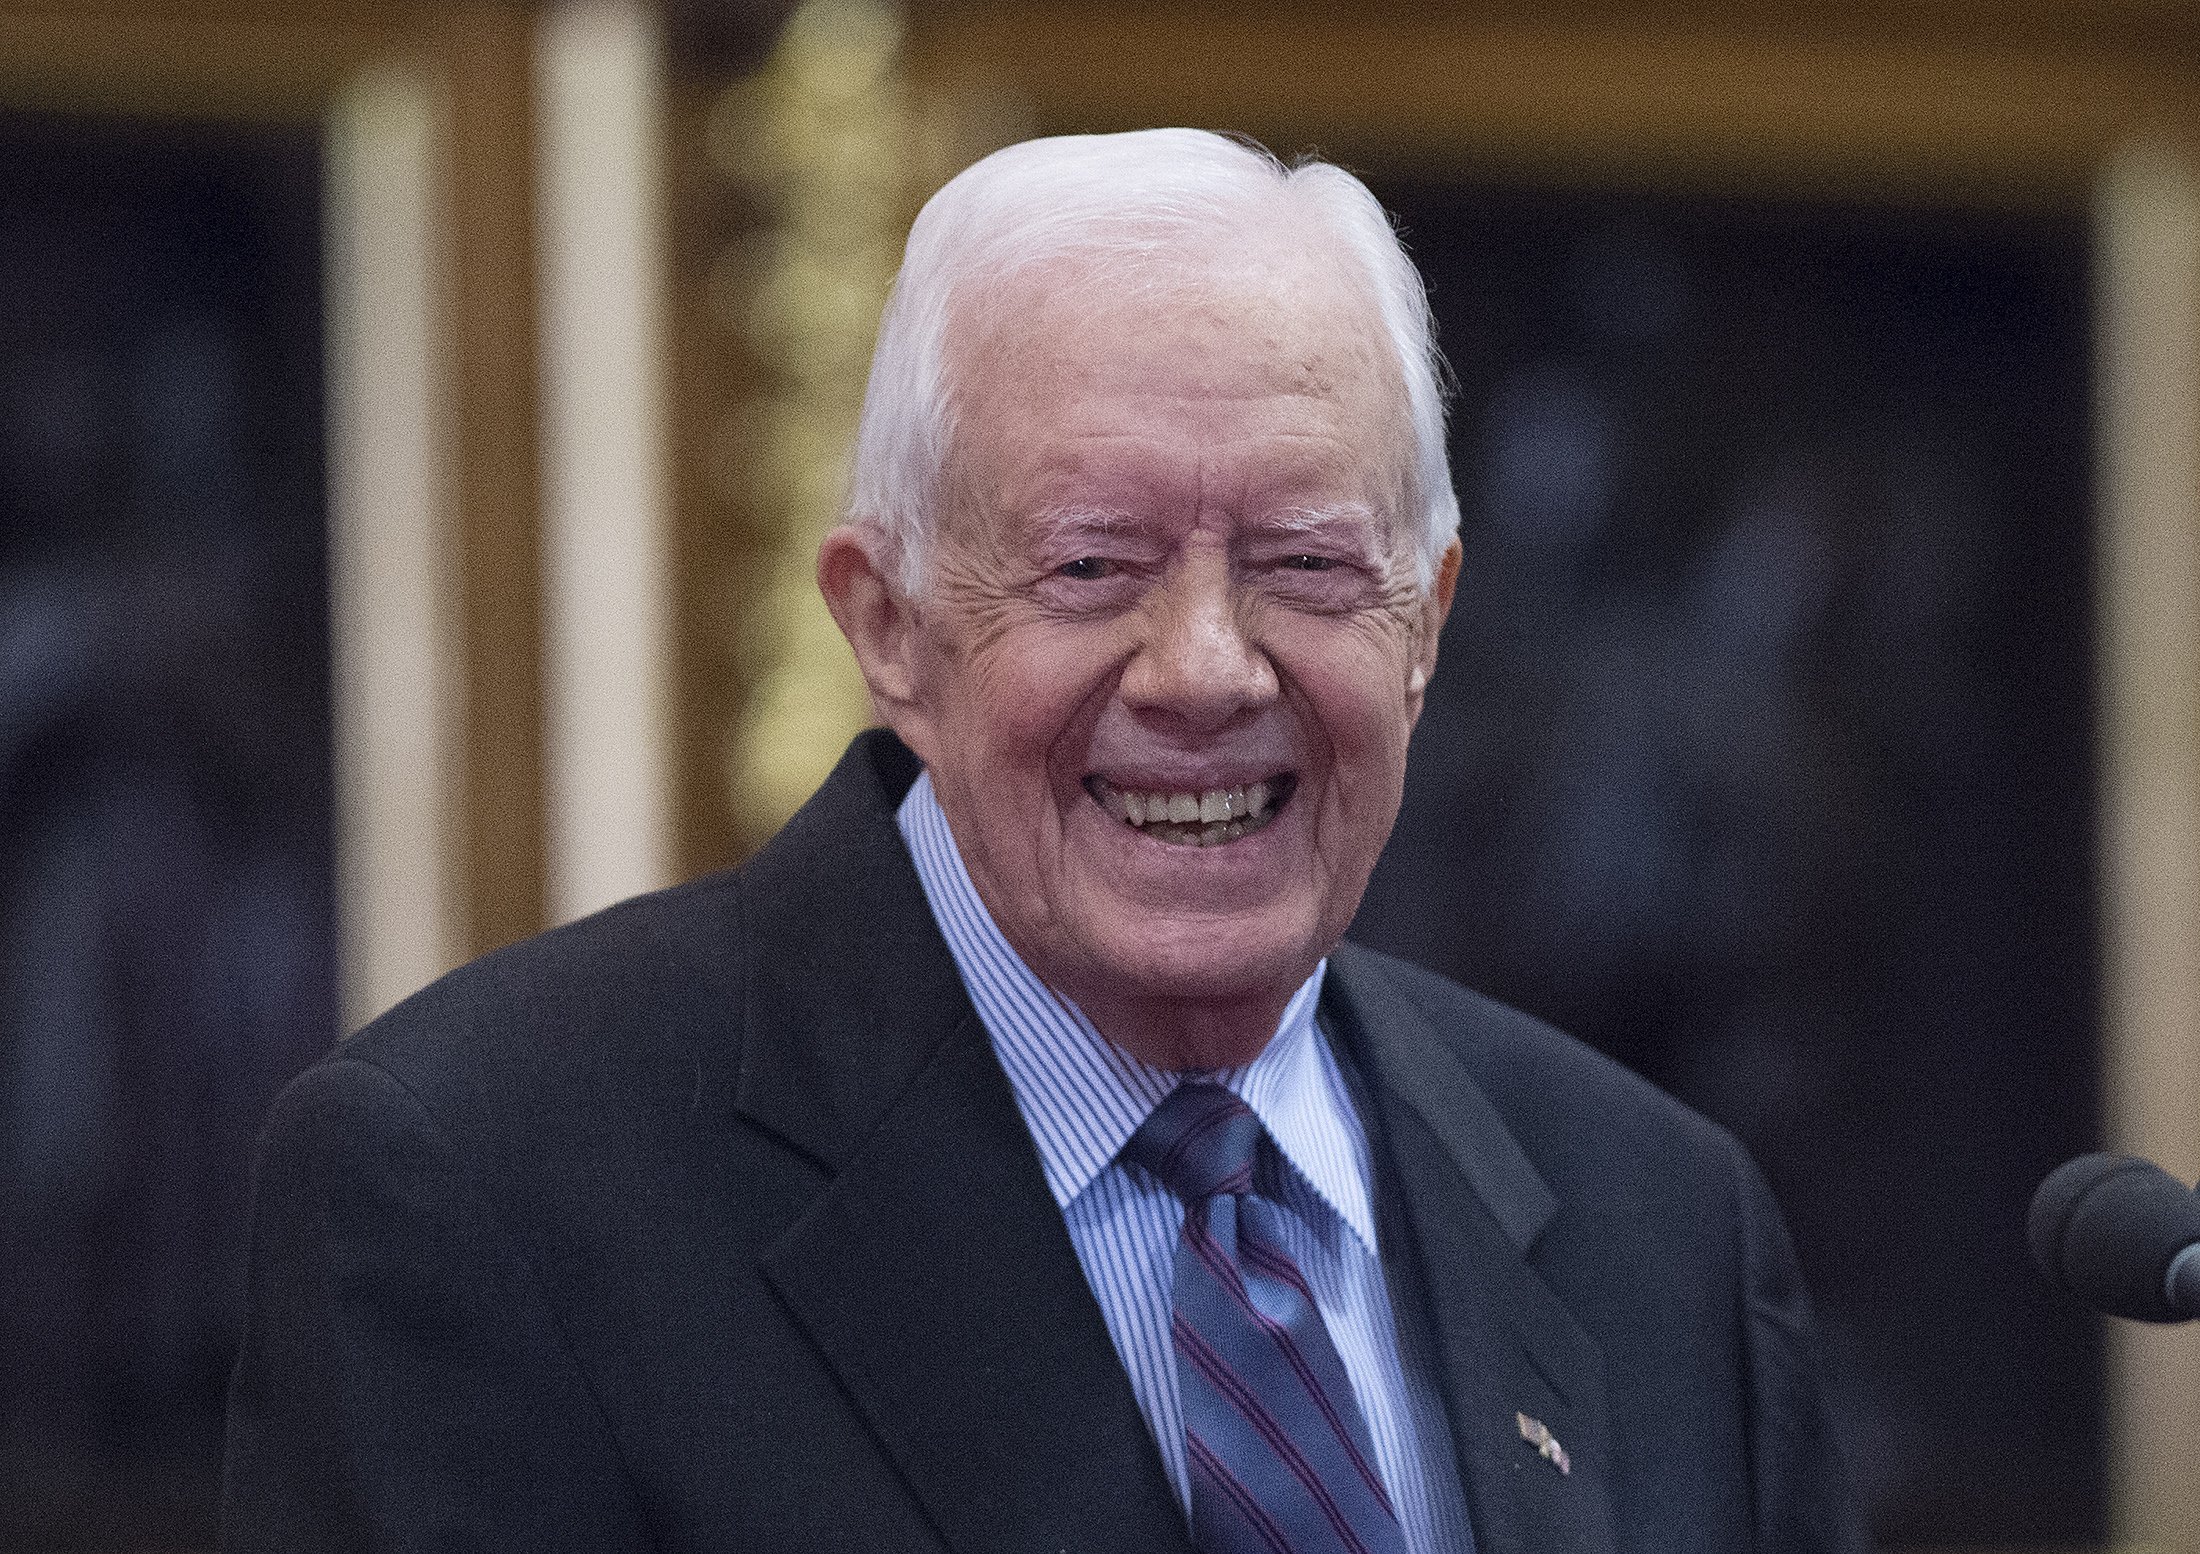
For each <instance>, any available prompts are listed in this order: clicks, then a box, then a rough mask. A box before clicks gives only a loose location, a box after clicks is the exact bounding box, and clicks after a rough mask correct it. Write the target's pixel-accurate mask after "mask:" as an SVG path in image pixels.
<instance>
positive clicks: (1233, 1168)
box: [1123, 1079, 1266, 1203]
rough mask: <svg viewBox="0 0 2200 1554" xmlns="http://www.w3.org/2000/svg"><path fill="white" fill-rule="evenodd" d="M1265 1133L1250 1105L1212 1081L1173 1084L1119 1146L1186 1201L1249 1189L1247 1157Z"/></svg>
mask: <svg viewBox="0 0 2200 1554" xmlns="http://www.w3.org/2000/svg"><path fill="white" fill-rule="evenodd" d="M1265 1136H1266V1134H1265V1131H1264V1130H1263V1129H1262V1127H1261V1125H1260V1119H1259V1118H1258V1117H1256V1116H1254V1115H1253V1110H1252V1108H1251V1107H1249V1106H1247V1105H1246V1104H1245V1103H1244V1102H1243V1101H1241V1100H1239V1099H1238V1098H1237V1097H1236V1096H1234V1095H1232V1094H1231V1093H1230V1092H1229V1091H1227V1090H1225V1089H1223V1088H1222V1086H1220V1085H1218V1084H1210V1083H1209V1082H1207V1081H1206V1080H1203V1079H1199V1080H1191V1081H1189V1082H1187V1083H1185V1084H1181V1085H1178V1086H1177V1087H1176V1089H1174V1090H1172V1091H1171V1092H1170V1093H1169V1094H1168V1095H1167V1096H1166V1097H1165V1098H1164V1099H1163V1100H1162V1102H1161V1104H1160V1105H1159V1106H1156V1107H1155V1108H1154V1109H1153V1115H1152V1116H1150V1117H1148V1118H1147V1119H1146V1120H1145V1121H1144V1122H1143V1123H1141V1124H1140V1125H1139V1129H1138V1131H1137V1132H1136V1133H1134V1134H1132V1135H1131V1141H1130V1142H1129V1143H1128V1144H1126V1145H1124V1146H1123V1158H1124V1159H1126V1160H1129V1161H1131V1162H1132V1163H1133V1164H1136V1165H1141V1166H1144V1167H1145V1168H1146V1169H1147V1170H1148V1171H1151V1172H1152V1173H1153V1174H1154V1175H1155V1176H1156V1177H1158V1178H1159V1179H1160V1181H1161V1185H1162V1186H1164V1187H1166V1188H1168V1189H1169V1191H1171V1192H1173V1193H1175V1194H1176V1195H1177V1196H1178V1197H1179V1198H1182V1199H1183V1200H1184V1201H1185V1202H1186V1203H1200V1202H1203V1201H1205V1200H1206V1199H1208V1198H1212V1197H1215V1196H1216V1195H1217V1194H1221V1193H1230V1194H1237V1193H1248V1192H1251V1191H1252V1190H1253V1156H1254V1154H1255V1153H1256V1152H1257V1151H1258V1150H1259V1148H1260V1141H1261V1139H1262V1138H1264V1137H1265Z"/></svg>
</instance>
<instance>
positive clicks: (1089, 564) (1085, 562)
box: [1054, 556, 1115, 583]
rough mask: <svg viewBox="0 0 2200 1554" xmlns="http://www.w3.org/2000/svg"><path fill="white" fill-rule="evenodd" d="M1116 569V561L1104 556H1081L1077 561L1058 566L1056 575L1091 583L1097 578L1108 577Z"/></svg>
mask: <svg viewBox="0 0 2200 1554" xmlns="http://www.w3.org/2000/svg"><path fill="white" fill-rule="evenodd" d="M1114 570H1115V565H1114V563H1113V562H1110V561H1108V560H1106V559H1105V558H1104V557H1100V556H1079V557H1078V558H1077V559H1076V560H1075V561H1065V562H1063V563H1062V564H1061V565H1060V566H1058V567H1056V568H1055V569H1054V575H1055V576H1056V577H1067V578H1073V579H1075V580H1076V581H1078V582H1080V583H1089V582H1091V581H1093V580H1094V579H1096V578H1102V577H1106V576H1107V575H1108V574H1109V573H1110V572H1113V571H1114Z"/></svg>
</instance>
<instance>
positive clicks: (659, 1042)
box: [330, 871, 745, 1129]
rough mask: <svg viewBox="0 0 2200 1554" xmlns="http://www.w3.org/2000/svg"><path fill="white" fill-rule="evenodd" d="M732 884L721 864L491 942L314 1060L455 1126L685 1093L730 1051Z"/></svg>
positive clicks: (735, 1042)
mask: <svg viewBox="0 0 2200 1554" xmlns="http://www.w3.org/2000/svg"><path fill="white" fill-rule="evenodd" d="M742 896H743V889H742V880H741V877H740V875H739V874H738V873H737V872H732V871H729V872H725V873H721V874H714V875H709V876H706V877H704V878H702V879H698V880H694V881H691V882H689V883H687V884H684V885H678V886H674V887H673V888H671V889H669V890H662V891H657V892H653V893H651V894H649V895H645V896H638V897H635V898H634V899H632V900H629V901H623V902H620V903H619V904H618V905H616V906H612V907H608V908H606V909H605V910H603V911H600V912H597V913H595V914H593V915H591V916H589V917H585V918H582V919H580V920H578V921H576V922H572V923H568V924H565V925H563V926H561V927H558V928H553V929H550V930H549V931H547V932H545V933H540V934H537V935H535V936H533V937H532V938H529V939H524V940H521V941H519V942H518V943H515V944H510V945H506V946H505V947H503V948H502V949H498V950H494V951H491V952H490V953H489V954H487V955H484V956H482V957H481V958H479V959H478V960H474V961H471V962H469V963H468V964H466V965H464V966H461V967H459V968H458V969H457V970H455V971H452V972H450V973H448V974H446V975H445V976H442V977H440V978H438V979H437V980H436V981H434V982H432V983H430V984H429V985H428V986H427V987H425V988H423V989H421V990H420V991H419V992H417V993H415V994H413V995H412V996H411V997H409V998H407V999H405V1000H404V1001H403V1002H401V1003H399V1004H397V1005H396V1006H395V1007H393V1008H391V1009H390V1010H388V1011H387V1012H386V1013H384V1014H382V1015H380V1016H378V1017H377V1018H375V1019H373V1020H371V1021H369V1022H368V1023H367V1024H366V1025H365V1026H363V1027H362V1028H361V1029H360V1030H359V1031H358V1032H357V1033H356V1034H354V1035H352V1036H351V1037H349V1038H347V1039H346V1040H345V1041H343V1042H342V1043H340V1044H339V1045H338V1047H337V1048H336V1050H335V1052H334V1053H332V1054H331V1055H330V1060H332V1061H334V1060H342V1059H352V1060H357V1061H362V1062H366V1063H369V1064H372V1065H374V1066H376V1067H378V1068H381V1069H383V1070H385V1071H386V1072H388V1073H389V1074H390V1075H391V1077H393V1078H395V1079H396V1080H397V1081H398V1082H399V1083H400V1084H402V1085H404V1086H405V1087H406V1088H407V1089H408V1090H410V1091H412V1092H413V1094H414V1095H415V1096H416V1097H417V1098H418V1099H419V1100H420V1102H421V1104H422V1105H423V1106H425V1107H426V1108H427V1110H428V1111H429V1112H430V1113H431V1114H432V1115H434V1116H436V1117H437V1118H438V1120H440V1121H442V1122H443V1123H444V1124H446V1125H448V1126H457V1127H461V1128H462V1129H463V1128H464V1125H465V1124H467V1123H469V1122H471V1123H477V1124H497V1123H502V1124H504V1125H505V1126H520V1127H524V1126H526V1125H528V1124H529V1123H531V1122H532V1123H541V1122H545V1121H548V1120H550V1119H549V1118H548V1117H546V1116H545V1115H543V1114H544V1113H547V1112H555V1111H563V1110H567V1109H570V1108H572V1107H576V1106H586V1107H592V1108H604V1107H611V1106H616V1105H617V1104H618V1103H620V1102H621V1101H658V1102H667V1103H669V1102H672V1101H675V1100H678V1101H686V1100H687V1099H688V1092H689V1091H692V1090H694V1089H695V1088H696V1087H698V1086H699V1085H701V1084H702V1083H703V1082H704V1079H705V1076H706V1073H707V1072H708V1071H711V1070H717V1069H722V1068H727V1067H729V1066H730V1065H731V1064H732V1063H734V1062H735V1061H737V1059H738V1053H739V1046H740V1033H741V1026H742V1020H741V1015H742V997H743V989H742V962H743V957H742V945H743V941H744V937H745V935H744V930H743V917H744V913H743V907H742ZM674 1092H678V1094H675V1093H674Z"/></svg>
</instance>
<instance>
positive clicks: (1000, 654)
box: [953, 629, 1107, 769]
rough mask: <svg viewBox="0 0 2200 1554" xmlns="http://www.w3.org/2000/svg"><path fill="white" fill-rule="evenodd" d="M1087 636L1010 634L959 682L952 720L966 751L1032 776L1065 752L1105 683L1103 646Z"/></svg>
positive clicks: (1034, 632)
mask: <svg viewBox="0 0 2200 1554" xmlns="http://www.w3.org/2000/svg"><path fill="white" fill-rule="evenodd" d="M1083 635H1084V634H1082V633H1077V632H1065V631H1063V630H1060V629H1026V630H1022V631H1010V632H1007V633H1004V634H1003V635H1002V636H1001V637H1000V638H999V639H998V640H997V641H995V642H993V643H991V644H989V645H988V646H987V648H986V650H985V651H984V652H982V653H980V654H978V655H976V656H975V657H974V658H972V659H971V660H970V661H969V662H968V664H967V665H966V668H965V672H964V673H963V674H961V675H960V676H958V679H957V684H958V692H959V694H958V696H957V698H956V699H957V707H956V713H955V716H954V719H953V722H954V724H955V732H956V735H957V737H958V738H960V739H961V740H962V741H963V742H964V748H965V749H968V750H976V749H983V750H985V751H987V752H988V753H989V754H990V755H991V757H992V758H993V759H994V760H996V761H999V762H1003V763H1007V764H1012V765H1014V766H1016V767H1019V768H1024V769H1028V768H1030V767H1032V766H1034V765H1044V764H1045V763H1046V762H1047V761H1048V760H1049V759H1050V758H1051V757H1052V755H1053V754H1054V753H1055V752H1056V751H1058V750H1060V749H1061V748H1063V746H1064V745H1065V742H1066V741H1067V740H1068V738H1069V736H1071V735H1072V734H1073V733H1074V732H1075V730H1076V728H1077V727H1078V725H1079V723H1080V720H1081V719H1082V718H1083V717H1084V715H1085V711H1086V709H1087V708H1088V706H1089V705H1090V704H1092V703H1093V702H1094V701H1095V699H1096V695H1095V693H1096V690H1097V689H1098V688H1099V687H1100V686H1102V685H1104V684H1105V683H1106V680H1107V668H1106V664H1107V660H1106V655H1105V653H1104V651H1101V645H1100V644H1096V643H1091V642H1086V641H1084V640H1082V638H1083Z"/></svg>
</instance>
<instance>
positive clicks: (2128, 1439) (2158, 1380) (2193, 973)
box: [2096, 144, 2200, 1551]
mask: <svg viewBox="0 0 2200 1554" xmlns="http://www.w3.org/2000/svg"><path fill="white" fill-rule="evenodd" d="M2096 232H2097V242H2098V252H2097V274H2098V281H2097V294H2096V306H2097V310H2098V314H2097V316H2098V325H2097V327H2098V333H2099V340H2100V358H2099V359H2100V364H2101V365H2100V382H2099V425H2100V428H2101V431H2100V437H2101V443H2100V454H2099V457H2100V477H2099V478H2100V482H2101V489H2100V540H2099V552H2098V560H2097V563H2096V571H2097V577H2098V587H2099V589H2100V599H2101V608H2100V620H2101V652H2100V664H2101V674H2102V677H2103V678H2102V685H2101V695H2100V706H2101V765H2102V773H2103V779H2102V780H2103V789H2102V795H2101V797H2102V805H2101V827H2102V860H2103V883H2104V887H2105V889H2104V900H2103V906H2104V913H2105V921H2106V925H2107V927H2106V931H2107V943H2106V945H2105V966H2106V971H2107V982H2106V991H2107V1000H2108V1011H2107V1017H2108V1043H2109V1045H2108V1056H2107V1072H2106V1076H2105V1078H2106V1099H2107V1110H2108V1117H2107V1123H2108V1129H2107V1131H2108V1136H2109V1140H2110V1143H2111V1145H2112V1146H2113V1147H2114V1148H2116V1149H2119V1150H2127V1151H2130V1152H2132V1153H2135V1154H2144V1155H2148V1156H2151V1157H2152V1158H2154V1159H2156V1160H2159V1161H2161V1162H2162V1164H2163V1165H2165V1166H2167V1167H2168V1168H2169V1169H2170V1170H2171V1171H2173V1172H2174V1173H2176V1174H2177V1175H2179V1176H2181V1177H2183V1178H2184V1179H2185V1180H2187V1181H2191V1180H2192V1179H2193V1178H2194V1176H2195V1175H2200V179H2196V177H2195V173H2194V167H2193V163H2192V161H2191V159H2190V158H2189V156H2187V155H2185V154H2183V152H2182V150H2181V149H2173V148H2171V147H2168V146H2165V145H2159V144H2138V145H2132V146H2129V147H2127V148H2125V149H2124V150H2123V151H2122V152H2120V153H2119V154H2118V155H2117V156H2116V157H2114V158H2113V159H2112V160H2111V161H2110V163H2109V164H2108V166H2107V168H2106V169H2105V171H2104V176H2103V178H2102V181H2101V185H2100V189H2099V194H2098V200H2097V205H2096ZM2110 1352H2111V1371H2110V1374H2111V1377H2112V1378H2113V1379H2112V1392H2111V1396H2112V1397H2113V1398H2114V1400H2115V1402H2114V1407H2115V1414H2116V1417H2115V1428H2114V1432H2113V1438H2112V1453H2113V1457H2112V1469H2111V1471H2112V1473H2113V1475H2114V1483H2115V1486H2116V1488H2115V1520H2116V1532H2117V1536H2118V1539H2119V1541H2120V1542H2129V1543H2131V1544H2133V1545H2136V1546H2140V1547H2146V1548H2153V1549H2161V1550H2171V1549H2174V1550H2179V1551H2191V1550H2200V1471H2196V1469H2195V1466H2194V1464H2195V1462H2196V1461H2200V1329H2196V1328H2194V1327H2185V1328H2150V1327H2143V1326H2140V1325H2138V1324H2134V1323H2125V1322H2119V1323H2114V1324H2112V1333H2111V1351H2110Z"/></svg>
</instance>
